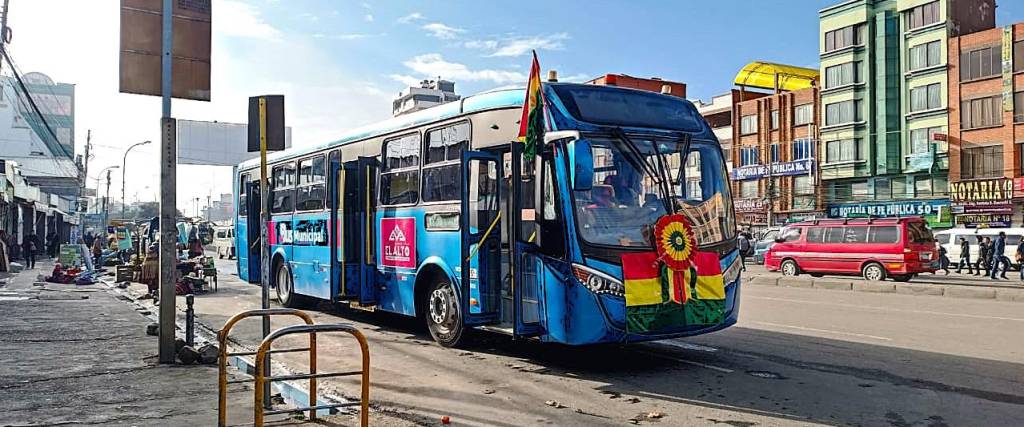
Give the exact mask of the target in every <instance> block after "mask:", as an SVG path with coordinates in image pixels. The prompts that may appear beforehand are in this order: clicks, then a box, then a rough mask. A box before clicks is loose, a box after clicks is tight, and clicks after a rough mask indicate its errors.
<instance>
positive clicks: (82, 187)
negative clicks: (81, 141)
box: [78, 129, 92, 213]
mask: <svg viewBox="0 0 1024 427" xmlns="http://www.w3.org/2000/svg"><path fill="white" fill-rule="evenodd" d="M91 141H92V129H89V130H87V131H86V133H85V159H84V160H83V162H82V163H83V164H82V185H80V186H78V210H79V211H82V196H83V193H85V183H86V181H87V180H88V179H89V149H90V148H92V142H91ZM83 213H84V212H83Z"/></svg>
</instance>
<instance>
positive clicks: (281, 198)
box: [270, 162, 295, 213]
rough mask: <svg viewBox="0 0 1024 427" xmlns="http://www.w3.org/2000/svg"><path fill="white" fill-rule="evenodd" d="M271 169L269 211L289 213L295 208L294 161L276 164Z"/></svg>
mask: <svg viewBox="0 0 1024 427" xmlns="http://www.w3.org/2000/svg"><path fill="white" fill-rule="evenodd" d="M271 171H272V172H271V175H270V176H271V178H270V185H271V190H270V197H271V199H272V201H271V205H270V212H273V213H290V212H291V211H292V210H293V209H294V208H295V163H292V162H288V163H285V164H281V165H277V166H274V168H273V169H271Z"/></svg>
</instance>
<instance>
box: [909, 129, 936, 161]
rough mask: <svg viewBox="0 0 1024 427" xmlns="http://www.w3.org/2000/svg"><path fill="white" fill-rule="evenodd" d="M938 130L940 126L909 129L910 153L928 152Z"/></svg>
mask: <svg viewBox="0 0 1024 427" xmlns="http://www.w3.org/2000/svg"><path fill="white" fill-rule="evenodd" d="M940 132H942V127H941V126H934V127H930V128H922V129H913V130H911V131H910V153H911V154H923V153H928V152H930V151H931V144H932V141H933V140H934V135H935V134H937V133H940Z"/></svg>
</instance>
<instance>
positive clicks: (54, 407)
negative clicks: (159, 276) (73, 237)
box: [0, 261, 301, 426]
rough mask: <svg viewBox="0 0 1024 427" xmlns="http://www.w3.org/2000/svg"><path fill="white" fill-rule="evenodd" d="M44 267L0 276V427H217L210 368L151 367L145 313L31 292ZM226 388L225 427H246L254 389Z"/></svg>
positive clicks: (80, 293) (47, 289)
mask: <svg viewBox="0 0 1024 427" xmlns="http://www.w3.org/2000/svg"><path fill="white" fill-rule="evenodd" d="M52 265H53V264H52V262H50V261H40V262H39V263H37V265H36V267H37V268H36V269H34V270H25V271H23V272H21V273H18V274H15V275H13V276H11V275H6V278H5V277H4V276H0V313H2V315H0V331H3V333H2V334H0V426H28V425H64V424H71V425H80V424H101V425H108V424H125V425H138V426H145V425H154V426H157V425H159V426H166V425H195V426H200V425H203V426H205V425H216V420H217V368H216V365H209V366H203V365H189V366H184V365H160V364H158V363H157V357H156V353H157V337H154V336H147V335H146V325H147V324H149V322H150V320H149V319H147V318H146V317H145V316H144V315H143V314H144V313H145V310H144V309H136V308H133V306H131V305H129V303H126V302H125V301H120V300H119V299H118V298H116V297H115V296H114V295H113V294H112V293H110V292H108V288H107V286H105V285H103V284H96V285H91V286H74V285H62V284H53V283H46V284H45V285H44V284H42V283H39V285H42V286H37V284H35V283H34V282H35V280H36V277H37V275H38V274H40V273H41V272H46V271H49V270H50V269H51V268H52ZM3 274H6V273H0V275H3ZM234 378H239V377H237V376H234V377H233V378H229V379H234ZM231 387H232V388H230V389H229V390H230V392H229V405H228V407H229V414H228V421H229V423H230V424H251V422H252V398H253V396H252V386H251V385H249V384H234V385H232V386H231ZM268 420H287V418H283V416H281V417H278V418H270V417H268ZM268 424H270V423H268ZM288 424H301V422H300V421H295V422H294V423H291V422H288ZM275 425H281V423H276V424H275Z"/></svg>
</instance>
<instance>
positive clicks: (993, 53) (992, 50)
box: [960, 45, 1003, 81]
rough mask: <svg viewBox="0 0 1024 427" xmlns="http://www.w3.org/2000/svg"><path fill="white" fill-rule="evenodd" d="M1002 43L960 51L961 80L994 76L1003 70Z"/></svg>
mask: <svg viewBox="0 0 1024 427" xmlns="http://www.w3.org/2000/svg"><path fill="white" fill-rule="evenodd" d="M1002 60H1003V54H1002V45H996V46H986V47H983V48H980V49H974V50H969V51H966V52H961V53H960V80H962V81H968V80H975V79H982V78H986V77H994V76H998V75H1000V74H1002V72H1003V64H1002Z"/></svg>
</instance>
